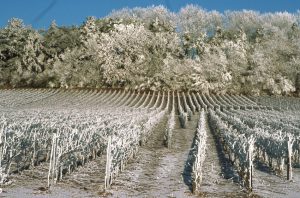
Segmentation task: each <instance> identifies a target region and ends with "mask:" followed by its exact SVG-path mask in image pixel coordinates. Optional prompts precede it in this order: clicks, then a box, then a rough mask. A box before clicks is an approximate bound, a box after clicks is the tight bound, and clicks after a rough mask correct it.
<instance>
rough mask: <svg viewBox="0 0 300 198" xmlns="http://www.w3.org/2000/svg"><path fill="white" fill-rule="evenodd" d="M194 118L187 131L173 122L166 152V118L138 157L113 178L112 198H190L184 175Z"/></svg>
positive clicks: (196, 117)
mask: <svg viewBox="0 0 300 198" xmlns="http://www.w3.org/2000/svg"><path fill="white" fill-rule="evenodd" d="M197 119H198V115H195V116H193V118H192V121H189V123H188V127H187V128H186V129H181V128H180V125H179V122H178V120H176V126H175V130H174V132H173V140H174V142H173V147H172V148H171V149H167V148H166V147H165V146H164V145H163V135H164V134H163V133H164V130H165V125H166V122H167V119H166V118H165V119H164V120H163V121H162V122H161V123H160V124H159V125H158V126H157V127H156V128H155V130H154V134H153V135H152V137H151V138H150V139H149V141H148V143H147V145H145V146H143V147H141V148H140V150H139V153H138V158H137V159H135V160H134V161H133V162H132V163H131V164H128V166H127V168H126V170H125V172H123V173H121V174H120V175H119V177H118V178H117V179H116V181H115V182H114V185H113V186H112V190H111V192H112V193H113V194H112V197H127V196H129V197H131V196H132V197H192V195H191V193H190V192H191V191H190V189H189V184H188V182H187V180H188V177H189V175H186V174H185V173H186V169H187V168H186V163H187V162H189V159H187V158H188V156H189V155H188V154H189V152H190V148H191V145H192V141H193V138H194V135H195V128H196V125H197Z"/></svg>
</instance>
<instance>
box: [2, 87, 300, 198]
mask: <svg viewBox="0 0 300 198" xmlns="http://www.w3.org/2000/svg"><path fill="white" fill-rule="evenodd" d="M287 101H288V102H285V103H279V102H278V100H275V99H270V98H267V97H261V98H255V97H247V96H243V95H240V96H238V95H228V94H225V95H221V94H220V95H212V94H207V93H206V94H203V93H198V92H182V91H181V92H179V91H133V90H129V91H125V90H121V89H114V90H113V89H105V90H104V89H103V90H62V89H6V90H1V91H0V111H1V114H0V176H1V179H0V182H1V183H2V184H3V183H5V182H8V180H9V175H10V174H12V173H14V172H20V171H22V170H23V169H26V168H28V167H32V168H34V167H35V166H39V165H40V164H41V163H42V162H45V163H47V164H48V174H47V179H48V184H47V185H48V186H49V187H51V186H53V185H54V184H55V183H57V182H58V181H61V180H62V179H63V177H64V175H65V174H66V173H70V174H71V173H72V172H73V171H74V170H75V169H76V168H77V166H78V165H84V164H85V163H87V162H88V161H91V160H95V159H96V158H98V157H100V156H105V159H104V160H106V161H105V164H106V168H105V170H106V171H105V178H103V179H104V186H105V188H110V185H111V184H112V182H113V181H114V179H115V178H116V177H117V175H118V174H119V172H120V171H123V170H124V168H125V167H126V164H127V162H128V160H130V159H132V158H134V157H135V156H136V155H137V153H138V150H139V147H140V146H143V145H145V144H146V142H147V140H148V139H149V138H150V137H151V134H152V132H153V129H154V128H155V126H156V125H157V124H158V123H160V122H161V121H162V120H163V118H164V117H166V118H167V122H166V127H165V131H164V133H165V134H164V138H165V141H164V142H165V145H166V146H167V147H168V148H169V149H171V148H172V142H173V141H174V139H173V132H174V130H175V127H176V118H177V117H178V118H179V122H180V125H181V127H182V128H186V127H187V126H188V124H189V122H190V120H191V118H192V116H194V115H198V113H197V112H200V118H199V124H198V126H197V129H196V135H195V142H196V144H195V148H194V150H195V152H194V155H195V163H194V164H193V174H192V175H193V191H194V192H200V191H201V180H202V172H203V170H202V167H203V162H204V160H205V155H206V153H205V149H206V133H207V130H206V129H207V127H209V128H210V129H211V131H212V132H213V133H215V134H216V137H217V138H218V141H220V144H221V145H222V146H223V150H224V152H225V153H227V155H228V158H229V159H230V160H231V161H232V163H233V164H234V166H235V167H236V169H237V171H238V172H239V175H240V178H241V180H242V181H243V183H244V185H245V186H246V187H247V188H248V189H250V190H251V189H253V188H255V187H253V185H252V177H253V171H254V169H255V165H254V160H259V161H261V162H262V163H265V164H266V165H268V166H269V167H270V168H273V169H276V170H278V171H279V172H280V173H283V171H284V169H286V172H287V179H288V180H292V179H293V171H292V170H293V168H294V165H295V164H298V165H299V164H300V139H299V134H300V125H299V123H300V114H299V111H297V109H298V106H297V105H298V102H299V101H298V100H297V99H288V100H287ZM294 103H296V105H293V104H294ZM279 104H280V105H281V106H280V107H279V108H278V107H277V106H278V105H279ZM283 110H284V111H283ZM206 114H207V115H208V121H207V120H206Z"/></svg>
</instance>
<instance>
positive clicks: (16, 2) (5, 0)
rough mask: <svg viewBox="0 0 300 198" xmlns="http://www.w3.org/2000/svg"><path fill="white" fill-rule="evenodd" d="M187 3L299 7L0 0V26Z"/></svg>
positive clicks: (268, 1)
mask: <svg viewBox="0 0 300 198" xmlns="http://www.w3.org/2000/svg"><path fill="white" fill-rule="evenodd" d="M187 4H197V5H199V6H201V7H203V8H205V9H207V10H217V11H220V12H223V11H225V10H242V9H251V10H257V11H260V12H276V11H288V12H296V11H297V10H300V0H156V1H154V0H0V27H3V26H5V25H6V24H7V21H8V20H9V19H10V18H12V17H17V18H21V19H23V20H24V22H25V24H27V25H30V24H31V25H32V26H33V27H34V28H45V29H46V28H48V26H49V24H50V23H51V21H52V20H56V22H57V24H58V25H80V24H81V23H82V22H83V21H84V20H85V18H86V17H87V16H96V17H103V16H106V15H107V14H109V13H110V12H111V11H112V10H113V9H120V8H124V7H130V8H131V7H147V6H151V5H164V6H166V7H167V8H168V9H170V10H172V11H178V10H179V9H180V8H181V7H183V6H185V5H187Z"/></svg>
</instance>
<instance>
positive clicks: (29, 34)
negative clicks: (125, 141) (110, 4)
mask: <svg viewBox="0 0 300 198" xmlns="http://www.w3.org/2000/svg"><path fill="white" fill-rule="evenodd" d="M299 25H300V12H299V11H298V12H297V13H288V12H276V13H259V12H256V11H251V10H243V11H226V12H224V13H220V12H217V11H207V10H204V9H202V8H201V7H198V6H196V5H187V6H186V7H183V8H181V10H180V11H178V12H176V13H174V12H171V11H169V10H168V9H166V8H165V7H163V6H152V7H147V8H133V9H128V8H126V9H121V10H117V11H113V12H112V13H110V14H109V15H108V16H106V17H103V18H95V17H88V18H87V19H86V20H85V21H84V22H83V24H81V25H79V26H58V25H56V23H55V21H53V22H52V24H51V25H50V27H49V28H48V29H47V30H36V29H33V28H32V27H30V26H27V25H25V24H24V23H23V21H22V20H21V19H17V18H12V19H11V20H9V22H8V24H7V25H6V26H5V27H3V28H1V29H0V87H55V88H58V87H64V88H102V87H113V88H129V89H151V90H197V91H202V92H212V93H225V92H226V93H243V94H254V95H260V94H270V95H291V94H295V93H296V92H298V93H299V92H300V87H299V86H300V84H299V82H300V74H299V73H300V27H299Z"/></svg>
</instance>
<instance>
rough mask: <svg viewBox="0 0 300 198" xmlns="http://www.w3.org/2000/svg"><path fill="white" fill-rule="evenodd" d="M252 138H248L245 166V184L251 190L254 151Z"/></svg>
mask: <svg viewBox="0 0 300 198" xmlns="http://www.w3.org/2000/svg"><path fill="white" fill-rule="evenodd" d="M254 142H255V140H254V138H251V139H250V140H249V148H248V167H247V178H246V185H247V188H248V189H249V190H250V191H252V189H253V181H252V177H253V152H254Z"/></svg>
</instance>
